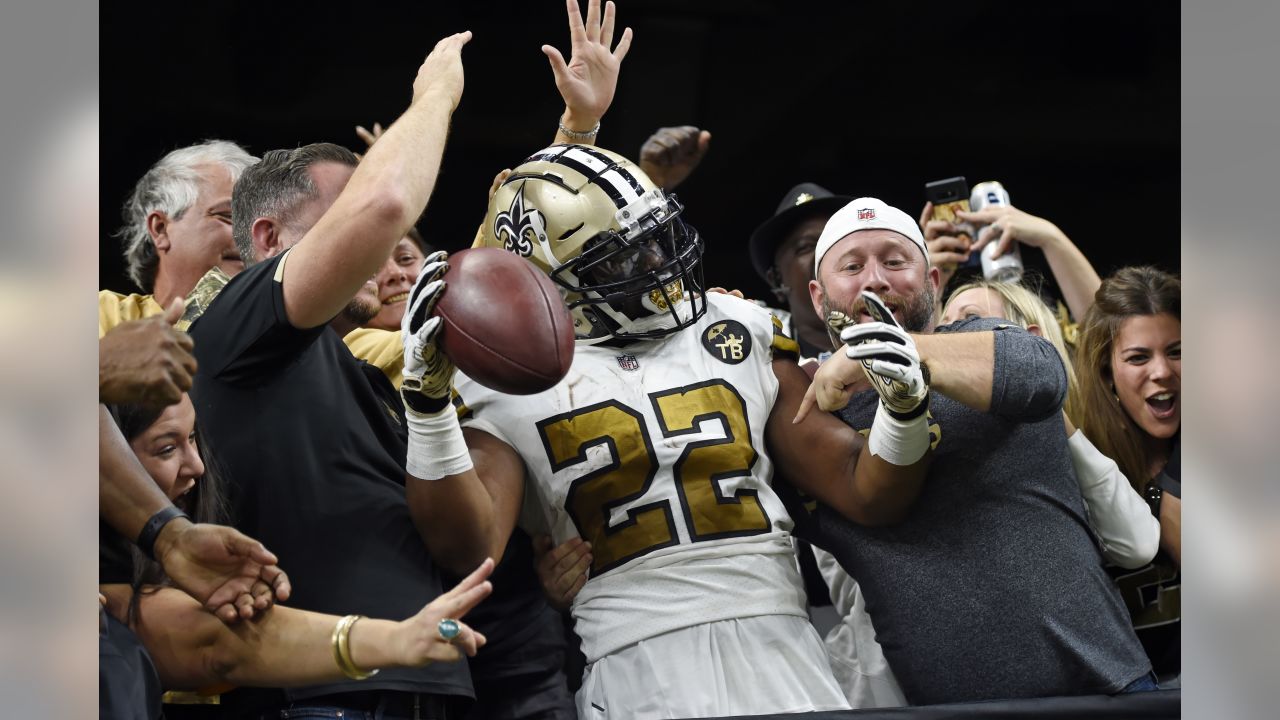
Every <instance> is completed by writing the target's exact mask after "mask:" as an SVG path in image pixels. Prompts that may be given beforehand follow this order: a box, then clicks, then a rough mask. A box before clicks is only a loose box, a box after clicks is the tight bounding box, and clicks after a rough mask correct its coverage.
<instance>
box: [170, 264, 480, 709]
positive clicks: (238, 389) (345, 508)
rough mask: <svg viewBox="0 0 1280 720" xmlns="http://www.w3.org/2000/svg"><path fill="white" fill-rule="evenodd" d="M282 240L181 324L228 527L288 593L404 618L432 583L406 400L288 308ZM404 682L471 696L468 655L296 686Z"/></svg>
mask: <svg viewBox="0 0 1280 720" xmlns="http://www.w3.org/2000/svg"><path fill="white" fill-rule="evenodd" d="M287 257H288V254H287V253H286V254H284V255H282V256H280V257H276V258H273V259H271V260H268V261H265V262H262V263H259V264H257V265H255V266H253V267H251V268H249V269H247V270H245V271H244V272H243V273H241V274H240V275H238V276H236V277H235V278H234V279H233V280H232V281H231V282H230V283H229V284H228V285H227V286H226V288H225V289H224V290H223V291H222V292H221V294H219V295H218V297H217V298H216V299H215V300H214V301H213V303H212V304H211V305H210V306H209V308H208V310H206V311H205V313H204V315H202V316H201V317H200V319H198V320H197V321H196V322H195V323H194V324H193V325H192V326H191V335H192V337H193V338H194V339H195V356H196V360H197V361H198V362H199V371H198V372H197V374H196V378H195V385H194V387H193V388H192V390H191V397H192V400H193V401H194V403H195V407H196V417H197V418H198V420H199V422H200V423H201V425H202V427H203V428H204V434H205V436H206V438H207V439H208V442H209V447H210V453H211V454H212V455H214V456H216V458H217V460H218V462H219V463H220V464H221V466H222V468H223V472H224V475H225V477H226V483H227V486H228V494H229V499H230V502H231V510H232V517H233V519H234V523H235V525H236V527H238V528H239V529H241V530H242V531H244V532H245V533H247V534H249V535H251V536H253V537H255V538H257V539H258V540H260V541H262V542H263V543H264V544H265V545H266V546H267V547H268V548H269V549H270V550H271V551H272V552H274V553H275V554H276V555H277V556H278V557H279V558H280V567H282V568H283V569H284V570H285V571H286V572H288V573H289V578H290V580H291V582H292V584H293V596H292V597H291V598H290V599H289V603H288V604H289V605H291V606H293V607H298V608H303V609H307V610H314V611H317V612H324V613H331V614H334V615H347V614H359V615H366V616H369V617H374V618H384V619H388V620H403V619H405V618H407V617H410V616H412V615H414V614H415V613H417V612H418V611H419V610H421V609H422V607H423V606H424V605H426V604H427V603H428V602H430V601H431V600H432V599H433V598H435V597H437V596H439V595H440V593H441V580H440V574H439V571H438V569H437V568H436V567H435V565H434V564H433V563H432V562H431V558H430V556H429V555H428V553H427V548H426V546H425V545H424V544H423V541H422V539H421V537H420V536H419V535H418V533H417V530H416V529H415V528H414V525H413V521H412V519H411V518H410V516H409V507H408V504H407V502H406V500H405V491H404V478H405V471H404V462H405V456H406V445H405V437H406V435H405V427H404V425H405V421H404V411H403V408H402V406H401V404H400V400H399V396H398V394H397V393H396V392H395V389H394V388H393V387H392V386H391V383H390V382H389V381H387V379H386V378H385V377H384V376H383V375H382V374H381V373H379V372H377V371H376V370H373V369H372V368H370V367H369V366H368V365H366V364H365V363H364V362H362V361H360V360H357V359H356V358H355V357H353V356H352V355H351V352H350V351H349V350H347V347H346V345H344V344H343V343H342V339H341V338H340V337H338V335H337V333H335V332H334V331H333V330H331V329H330V328H329V327H328V326H321V327H317V328H312V329H309V330H299V329H297V328H295V327H293V326H292V325H291V324H290V323H289V320H288V317H287V316H286V314H285V309H284V294H283V286H282V285H281V281H280V280H281V277H282V276H283V272H282V271H283V267H284V262H285V261H286V259H287ZM379 689H390V690H402V691H409V692H426V693H441V694H454V695H464V696H467V697H471V696H472V691H471V681H470V677H469V675H468V672H467V666H466V663H435V664H432V665H429V666H427V667H425V668H420V669H384V670H383V671H382V672H380V673H379V674H378V675H376V676H375V677H373V678H371V679H369V680H365V681H361V682H358V683H357V682H355V681H348V682H343V683H336V684H330V685H325V686H313V687H307V688H299V689H294V690H291V691H288V693H287V694H288V695H289V696H290V697H293V698H305V697H314V696H317V695H328V694H332V693H337V692H352V691H363V690H379Z"/></svg>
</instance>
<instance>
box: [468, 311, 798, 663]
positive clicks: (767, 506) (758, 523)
mask: <svg viewBox="0 0 1280 720" xmlns="http://www.w3.org/2000/svg"><path fill="white" fill-rule="evenodd" d="M708 300H709V302H708V304H707V305H708V307H707V313H706V315H705V316H704V317H703V318H701V319H700V320H699V322H698V323H696V324H695V325H693V326H692V327H689V328H686V329H685V330H682V331H680V332H678V333H675V334H673V335H670V336H668V337H666V338H663V339H660V340H651V341H644V342H636V343H631V344H628V345H626V346H625V347H620V348H619V347H606V346H601V345H579V346H577V348H576V351H575V353H574V359H573V366H572V368H571V369H570V370H569V373H568V375H567V376H566V377H565V378H564V380H562V381H561V382H560V383H559V384H558V385H556V386H555V387H553V388H551V389H550V390H547V391H545V392H542V393H539V394H536V395H525V396H518V395H504V394H502V393H499V392H495V391H493V390H490V389H488V388H485V387H484V386H482V385H480V384H479V383H476V382H475V381H473V380H471V379H470V378H468V377H466V376H465V375H464V374H462V373H461V372H459V373H458V376H457V381H456V383H457V384H456V389H457V392H458V398H457V402H459V403H460V405H459V408H458V409H459V414H460V416H461V420H462V424H463V426H464V427H471V428H475V429H477V430H483V431H485V432H487V433H489V434H491V435H493V436H495V437H497V438H498V439H500V440H502V441H504V442H506V443H507V444H508V445H510V446H511V447H512V448H514V449H515V450H516V452H517V453H519V455H520V457H521V458H522V459H523V460H524V464H525V468H526V484H525V506H524V512H523V514H522V516H521V525H522V526H523V527H524V528H525V529H526V530H528V531H529V532H530V533H531V534H532V533H549V534H550V535H551V536H552V538H553V539H554V541H555V543H556V544H560V543H562V542H564V541H566V540H568V539H570V538H572V537H577V536H581V537H583V538H584V539H586V540H588V541H589V542H590V543H591V547H592V556H593V563H592V568H591V575H590V579H589V580H588V581H587V583H586V586H585V587H584V588H583V590H582V592H580V593H579V594H578V597H577V598H576V599H575V600H574V604H573V613H574V617H575V619H576V621H577V630H578V634H579V636H580V637H582V640H583V650H584V653H585V654H586V656H587V659H588V661H589V662H594V661H595V660H596V659H597V658H599V657H602V656H603V655H607V654H609V653H610V652H612V651H614V650H616V649H618V648H621V647H625V646H627V645H630V644H633V643H635V642H638V641H640V640H643V639H646V638H649V637H653V636H655V635H658V634H661V633H664V632H669V631H671V630H676V629H679V628H682V627H689V626H691V625H697V624H701V623H706V622H714V621H717V620H727V619H731V618H743V617H752V616H758V615H774V614H780V615H796V616H801V617H807V615H806V612H805V598H804V591H803V589H802V583H801V580H800V577H799V573H798V572H797V570H796V566H795V561H794V550H793V546H792V541H791V535H790V530H791V528H792V520H791V517H790V515H788V513H787V511H786V510H785V509H784V508H783V505H782V502H781V501H780V500H779V499H778V497H777V496H776V495H775V494H774V492H773V490H772V489H771V487H770V482H771V480H772V477H773V465H772V463H771V461H770V459H769V456H768V453H767V452H766V450H765V443H764V430H765V424H766V422H768V419H769V413H770V411H771V409H772V408H773V404H774V401H775V399H776V398H777V393H778V381H777V378H776V376H775V375H774V374H773V368H772V357H773V350H774V349H775V348H778V349H782V350H784V351H787V352H790V353H794V351H795V343H794V341H792V340H791V339H789V338H787V337H786V336H784V335H783V334H782V333H781V329H780V325H779V324H777V323H776V322H775V321H774V320H773V318H772V317H771V316H770V314H769V312H768V311H767V310H765V309H763V308H760V307H759V306H757V305H755V304H754V303H751V302H748V301H745V300H740V299H738V298H735V297H732V296H729V295H723V294H715V293H712V294H710V295H709V297H708Z"/></svg>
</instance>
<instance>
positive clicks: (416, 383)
mask: <svg viewBox="0 0 1280 720" xmlns="http://www.w3.org/2000/svg"><path fill="white" fill-rule="evenodd" d="M447 256H448V254H447V253H445V252H444V251H440V252H434V253H432V254H430V255H428V256H427V258H426V259H425V260H423V261H422V271H421V273H419V275H418V280H417V282H415V283H414V284H413V289H412V290H410V291H409V300H408V302H407V303H406V304H405V307H406V309H405V312H404V317H403V318H401V319H400V340H401V342H402V343H403V344H404V382H403V384H402V385H401V386H400V394H401V396H403V397H404V403H405V405H406V406H407V407H408V408H409V409H410V410H413V411H415V412H419V413H437V412H440V411H441V410H443V409H444V408H445V407H446V406H447V405H448V404H449V395H450V391H451V389H452V386H453V373H454V365H453V361H452V360H450V359H449V356H448V355H445V353H444V351H443V350H441V349H440V342H439V341H440V331H441V329H442V328H441V323H442V322H443V321H442V320H441V319H440V318H439V317H436V316H433V315H432V312H433V311H434V310H435V307H436V303H438V302H440V298H441V297H442V296H443V295H444V291H445V282H444V280H443V279H442V278H443V277H444V274H445V271H446V270H448V269H449V265H448V263H447V262H445V258H446V257H447Z"/></svg>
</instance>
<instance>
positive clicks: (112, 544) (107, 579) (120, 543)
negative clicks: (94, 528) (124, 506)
mask: <svg viewBox="0 0 1280 720" xmlns="http://www.w3.org/2000/svg"><path fill="white" fill-rule="evenodd" d="M132 546H133V544H132V543H130V542H129V541H128V540H126V539H125V537H124V536H123V535H121V534H120V533H118V532H116V531H115V530H114V529H112V527H111V526H110V525H108V524H107V523H106V522H104V521H103V520H102V519H101V518H99V519H98V583H99V584H101V585H114V584H122V585H128V584H130V583H132V582H133V550H132Z"/></svg>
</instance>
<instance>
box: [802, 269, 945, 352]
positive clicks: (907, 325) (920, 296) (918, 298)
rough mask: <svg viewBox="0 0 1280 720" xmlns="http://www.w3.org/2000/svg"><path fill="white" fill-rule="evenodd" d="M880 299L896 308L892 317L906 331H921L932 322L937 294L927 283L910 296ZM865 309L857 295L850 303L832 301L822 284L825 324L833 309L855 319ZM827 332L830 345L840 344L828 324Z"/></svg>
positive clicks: (836, 335)
mask: <svg viewBox="0 0 1280 720" xmlns="http://www.w3.org/2000/svg"><path fill="white" fill-rule="evenodd" d="M880 299H881V300H882V301H883V302H884V303H885V304H886V305H892V306H895V307H897V308H898V311H897V312H896V313H894V318H895V319H896V320H897V321H898V322H899V323H900V324H901V325H902V328H903V329H904V330H906V331H907V332H913V333H918V332H923V331H925V330H926V329H928V327H929V325H930V324H931V323H932V322H933V315H934V312H936V310H937V300H938V298H937V296H935V295H934V293H933V287H932V286H931V285H929V284H928V283H925V286H924V287H923V288H921V289H920V290H919V291H918V292H916V293H914V294H912V295H911V296H910V297H904V296H902V295H881V296H880ZM865 309H866V303H865V302H863V300H862V297H861V296H859V297H858V298H857V299H855V300H854V301H853V302H851V303H839V302H834V301H832V298H831V295H830V294H829V293H827V288H826V285H825V284H823V285H822V321H823V324H824V325H825V324H826V321H827V318H829V317H831V312H832V311H833V310H835V311H839V312H842V313H844V314H845V315H848V316H849V317H851V318H854V319H855V320H856V319H857V318H858V317H860V316H861V315H862V312H863V311H864V310H865ZM827 333H828V334H829V335H831V346H832V347H839V346H840V335H839V333H834V332H832V331H831V328H830V326H828V327H827Z"/></svg>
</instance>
